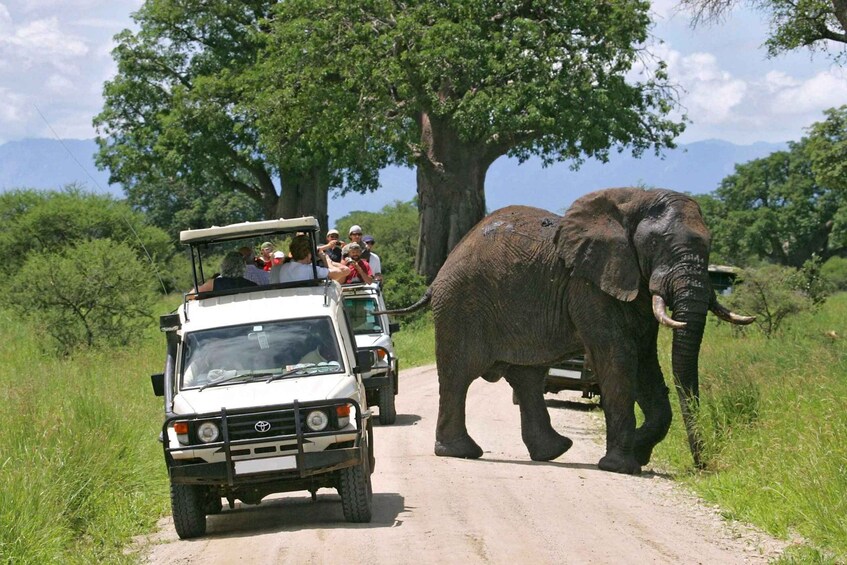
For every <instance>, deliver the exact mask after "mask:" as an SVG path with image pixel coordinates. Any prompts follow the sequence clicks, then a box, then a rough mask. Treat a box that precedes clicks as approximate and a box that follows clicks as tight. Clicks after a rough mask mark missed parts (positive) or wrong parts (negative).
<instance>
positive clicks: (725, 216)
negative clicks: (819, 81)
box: [698, 107, 847, 267]
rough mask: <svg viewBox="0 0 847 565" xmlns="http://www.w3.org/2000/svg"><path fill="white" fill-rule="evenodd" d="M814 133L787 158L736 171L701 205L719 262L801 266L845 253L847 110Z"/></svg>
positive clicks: (781, 155)
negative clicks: (754, 262) (844, 172)
mask: <svg viewBox="0 0 847 565" xmlns="http://www.w3.org/2000/svg"><path fill="white" fill-rule="evenodd" d="M809 131H810V135H809V136H808V137H804V138H803V139H801V140H800V141H799V142H796V143H791V144H790V145H789V149H788V151H778V152H776V153H772V154H771V155H769V156H767V157H764V158H762V159H756V160H753V161H750V162H748V163H744V164H741V165H736V167H735V173H734V174H732V175H730V176H728V177H726V178H724V179H723V180H722V181H721V185H720V187H719V188H718V189H717V190H716V191H715V193H714V195H711V196H706V197H700V198H698V200H699V202H700V204H701V205H702V206H703V208H704V211H705V213H706V220H707V221H708V223H709V228H710V230H711V232H712V247H713V250H714V253H715V256H716V257H719V258H720V259H721V261H723V262H727V263H730V264H736V265H744V264H749V260H750V258H758V259H760V260H767V261H769V262H773V263H779V264H781V265H790V266H792V267H801V266H802V265H803V264H804V263H805V262H806V261H808V260H809V259H811V258H812V257H813V256H818V257H820V258H821V259H823V260H826V259H828V258H829V257H832V256H835V255H840V254H844V253H846V252H847V184H845V183H847V181H845V180H844V179H845V178H847V177H845V175H844V174H843V171H844V164H843V159H844V158H845V156H847V141H845V139H847V107H844V108H842V109H841V110H829V111H828V112H827V119H826V120H825V121H824V122H819V123H816V124H814V125H813V126H812V127H811V128H810V129H809Z"/></svg>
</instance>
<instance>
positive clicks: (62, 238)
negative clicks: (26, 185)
mask: <svg viewBox="0 0 847 565" xmlns="http://www.w3.org/2000/svg"><path fill="white" fill-rule="evenodd" d="M0 218H2V220H3V221H2V222H0V257H3V258H4V260H3V261H2V262H1V263H0V274H2V275H4V276H3V277H2V278H4V279H6V280H8V279H9V278H11V277H12V276H14V274H15V273H17V272H18V271H19V270H20V269H21V268H22V267H23V265H24V263H26V262H27V261H28V260H31V259H33V260H39V259H40V260H41V261H42V264H41V267H42V272H46V271H48V268H49V263H47V262H46V261H44V257H45V255H48V254H51V253H60V252H62V251H64V250H65V248H66V247H68V246H70V245H74V244H75V243H77V242H79V241H87V240H93V239H104V238H108V239H110V240H112V241H115V242H118V243H121V244H123V245H124V246H126V247H128V248H129V255H128V256H129V257H130V258H138V259H143V260H144V261H146V262H148V272H150V277H151V278H153V280H155V278H154V277H155V272H156V271H157V270H158V269H159V268H160V265H162V264H165V263H166V262H167V261H168V260H169V258H170V256H171V255H172V253H173V247H172V244H171V242H170V240H169V238H168V235H167V234H166V233H165V232H163V231H162V230H160V229H158V228H156V227H153V226H151V225H149V224H148V223H147V222H146V221H145V219H144V216H142V215H141V214H138V213H135V212H133V211H132V210H131V209H130V208H129V206H127V205H126V204H125V203H123V202H120V201H117V200H115V199H114V198H112V197H111V196H108V195H100V194H93V193H87V192H84V191H82V190H80V189H79V188H77V187H75V186H73V185H71V186H68V187H66V188H65V189H64V190H63V191H60V192H39V191H34V190H17V191H10V192H5V193H3V194H0ZM112 255H113V257H112V259H113V261H115V262H117V261H119V260H123V259H124V258H123V257H121V256H120V255H118V254H117V253H113V254H112ZM150 261H152V262H153V265H149V263H150Z"/></svg>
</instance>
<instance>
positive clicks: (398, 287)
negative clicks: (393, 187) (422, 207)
mask: <svg viewBox="0 0 847 565" xmlns="http://www.w3.org/2000/svg"><path fill="white" fill-rule="evenodd" d="M354 224H358V225H360V226H362V229H364V230H365V233H366V234H370V235H372V236H373V237H374V240H375V241H376V243H375V245H374V249H373V250H374V252H375V253H376V254H377V255H379V258H380V261H381V262H382V273H383V277H384V281H383V288H384V290H385V302H386V305H387V306H388V308H401V307H404V306H408V305H410V304H412V303H414V302H416V301H417V300H418V299H419V298H420V297H421V296H422V295H423V293H424V291H425V290H426V282H425V280H424V278H423V277H422V276H420V275H418V274H417V273H416V272H415V251H416V249H417V243H418V209H417V206H416V205H415V204H414V203H413V202H395V203H394V204H389V205H388V206H385V207H384V208H383V209H382V210H381V211H379V212H351V213H349V214H347V215H346V216H343V217H341V218H339V220H338V222H337V225H338V226H339V230H338V231H339V232H340V233H341V234H346V233H347V231H348V230H349V228H350V226H352V225H354ZM344 237H346V236H345V235H342V238H344ZM345 241H346V240H345ZM418 317H420V315H410V316H405V317H404V319H405V320H407V321H409V320H413V319H416V318H418Z"/></svg>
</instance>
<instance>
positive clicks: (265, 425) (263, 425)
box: [253, 420, 271, 434]
mask: <svg viewBox="0 0 847 565" xmlns="http://www.w3.org/2000/svg"><path fill="white" fill-rule="evenodd" d="M253 427H254V428H256V431H257V432H259V433H260V434H263V433H265V432H266V431H268V430H270V429H271V423H270V422H265V421H264V420H259V421H258V422H256V425H255V426H253Z"/></svg>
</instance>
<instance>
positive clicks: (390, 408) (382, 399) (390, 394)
mask: <svg viewBox="0 0 847 565" xmlns="http://www.w3.org/2000/svg"><path fill="white" fill-rule="evenodd" d="M396 421H397V407H396V406H395V404H394V379H392V378H389V379H388V383H387V384H386V385H385V386H383V387H380V389H379V423H380V424H382V425H384V426H386V425H390V424H393V423H394V422H396Z"/></svg>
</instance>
